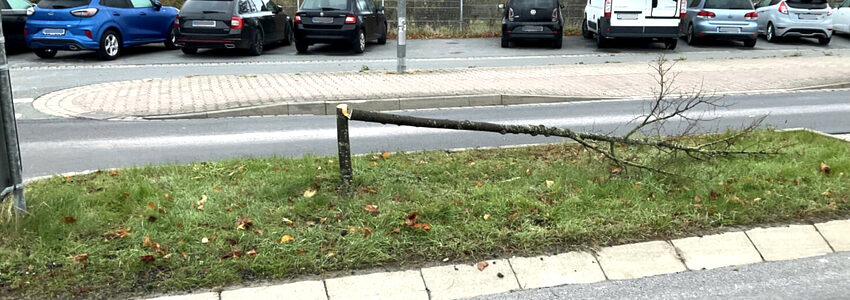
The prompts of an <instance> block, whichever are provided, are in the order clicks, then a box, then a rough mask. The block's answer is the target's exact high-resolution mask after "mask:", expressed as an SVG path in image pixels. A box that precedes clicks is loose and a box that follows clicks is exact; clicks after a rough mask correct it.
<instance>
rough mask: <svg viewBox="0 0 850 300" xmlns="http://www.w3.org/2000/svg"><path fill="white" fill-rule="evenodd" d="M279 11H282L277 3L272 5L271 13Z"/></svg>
mask: <svg viewBox="0 0 850 300" xmlns="http://www.w3.org/2000/svg"><path fill="white" fill-rule="evenodd" d="M281 11H283V8H281V7H280V6H278V5H275V6H272V12H273V13H276V14H279V13H280V12H281Z"/></svg>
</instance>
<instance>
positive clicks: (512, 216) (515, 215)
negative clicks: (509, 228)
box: [508, 213, 519, 220]
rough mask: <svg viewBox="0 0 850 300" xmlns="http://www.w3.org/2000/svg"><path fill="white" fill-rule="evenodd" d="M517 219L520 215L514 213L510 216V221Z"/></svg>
mask: <svg viewBox="0 0 850 300" xmlns="http://www.w3.org/2000/svg"><path fill="white" fill-rule="evenodd" d="M517 217H519V213H513V214H511V215H510V216H508V220H513V219H516V218H517Z"/></svg>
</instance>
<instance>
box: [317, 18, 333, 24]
mask: <svg viewBox="0 0 850 300" xmlns="http://www.w3.org/2000/svg"><path fill="white" fill-rule="evenodd" d="M333 22H334V18H333V17H313V23H319V24H331V23H333Z"/></svg>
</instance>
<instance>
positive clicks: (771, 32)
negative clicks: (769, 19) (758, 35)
mask: <svg viewBox="0 0 850 300" xmlns="http://www.w3.org/2000/svg"><path fill="white" fill-rule="evenodd" d="M764 38H765V39H766V40H767V42H768V43H776V42H778V41H779V38H777V37H776V28H775V27H773V23H767V31H766V32H765V33H764Z"/></svg>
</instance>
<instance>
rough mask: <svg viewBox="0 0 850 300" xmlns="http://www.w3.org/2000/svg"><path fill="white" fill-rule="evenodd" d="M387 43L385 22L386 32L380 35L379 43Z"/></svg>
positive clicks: (385, 29) (385, 28) (385, 25)
mask: <svg viewBox="0 0 850 300" xmlns="http://www.w3.org/2000/svg"><path fill="white" fill-rule="evenodd" d="M386 44H387V24H384V32H383V33H381V36H380V37H378V45H386Z"/></svg>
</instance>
